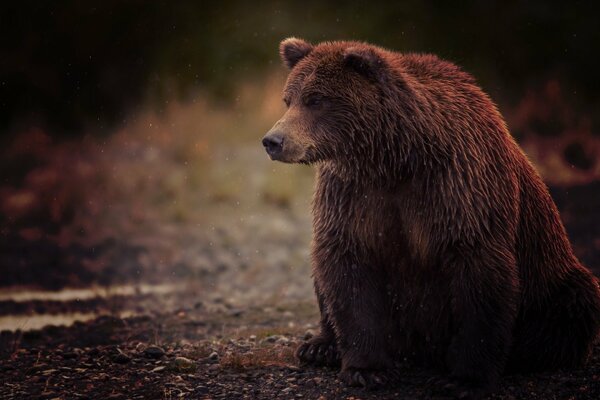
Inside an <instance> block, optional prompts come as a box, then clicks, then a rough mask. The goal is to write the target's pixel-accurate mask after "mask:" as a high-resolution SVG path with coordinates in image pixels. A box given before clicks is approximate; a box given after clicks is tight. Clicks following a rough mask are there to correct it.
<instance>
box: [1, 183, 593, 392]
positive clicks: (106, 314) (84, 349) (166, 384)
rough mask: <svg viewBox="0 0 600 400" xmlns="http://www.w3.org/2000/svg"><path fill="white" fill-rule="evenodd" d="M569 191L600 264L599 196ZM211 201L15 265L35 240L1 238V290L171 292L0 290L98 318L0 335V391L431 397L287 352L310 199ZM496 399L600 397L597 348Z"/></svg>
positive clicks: (504, 385)
mask: <svg viewBox="0 0 600 400" xmlns="http://www.w3.org/2000/svg"><path fill="white" fill-rule="evenodd" d="M592 189H593V190H596V188H592ZM593 190H592V192H591V193H595V192H593ZM565 193H567V192H566V191H556V190H555V195H557V196H558V197H559V199H558V200H559V205H560V206H561V208H563V209H565V210H567V212H566V213H565V216H566V217H567V218H568V219H567V220H566V222H567V227H568V229H569V230H570V233H571V235H572V239H573V241H574V243H575V248H576V249H578V248H579V249H585V252H584V253H583V254H584V256H585V259H586V261H587V262H588V265H590V266H592V265H593V266H598V265H599V264H598V254H599V253H600V252H599V251H598V248H597V243H598V239H597V235H596V233H598V232H597V230H596V228H595V227H597V226H600V223H599V224H596V225H594V226H592V227H591V228H585V227H584V228H581V229H578V227H582V226H583V225H582V224H587V225H586V226H588V225H590V220H595V221H597V222H600V216H599V215H598V212H599V211H597V206H595V208H594V206H590V205H589V204H588V203H590V201H592V200H590V198H591V197H592V196H588V195H586V194H585V190H582V189H577V191H573V192H572V193H579V194H578V196H579V197H580V198H581V201H582V202H583V203H581V204H584V203H585V204H587V205H588V206H586V207H587V208H586V209H587V210H588V212H586V216H585V217H581V216H580V214H578V213H577V210H578V203H577V201H575V202H573V198H572V197H569V196H567V195H566V194H565ZM561 196H562V197H561ZM579 197H578V198H579ZM592 202H593V201H592ZM589 210H591V211H589ZM211 211H213V212H211V216H212V218H211V219H210V220H203V221H188V222H187V223H186V224H182V223H173V224H160V225H156V226H150V227H148V226H144V227H141V228H138V230H137V231H135V232H132V233H131V234H130V235H122V236H120V238H121V239H119V240H115V239H111V238H106V237H104V238H101V239H98V241H97V242H96V243H92V244H91V245H90V243H77V242H73V243H71V244H69V245H68V246H66V247H65V246H64V245H61V244H60V243H57V242H53V241H44V239H43V238H42V239H35V240H41V241H43V243H38V244H39V246H36V247H37V248H38V249H39V252H40V253H37V254H34V255H31V257H29V256H28V257H27V258H26V260H27V263H21V264H20V269H19V270H18V273H15V271H14V270H13V269H11V268H12V265H13V264H11V262H12V261H11V260H19V259H21V260H22V259H23V258H22V253H23V252H24V250H23V249H27V248H28V247H27V246H31V243H25V242H23V240H25V239H22V238H20V237H16V236H15V237H8V238H6V240H5V241H3V243H2V246H3V248H2V249H0V250H2V251H1V252H0V261H2V262H1V263H0V266H3V270H2V271H0V273H3V274H4V273H11V275H10V279H7V280H4V279H3V280H2V283H3V285H2V286H9V285H15V284H16V285H26V284H27V283H28V282H35V283H36V284H37V286H38V287H41V288H45V289H53V288H62V287H64V286H70V287H84V288H85V287H87V286H89V285H90V284H97V283H105V284H107V285H109V287H110V285H119V284H130V285H134V286H135V285H138V284H141V283H144V284H146V283H151V284H165V285H170V286H172V287H173V289H172V290H169V291H165V292H161V293H154V292H152V291H150V292H147V291H142V290H139V291H138V292H134V293H133V294H132V293H128V294H117V295H109V294H106V293H105V294H102V293H100V292H99V293H98V295H97V296H93V297H91V298H86V299H71V300H68V301H62V300H56V299H52V300H51V299H39V298H38V299H32V300H19V301H15V300H11V299H10V298H7V297H4V300H0V317H2V316H9V315H25V316H27V315H31V316H32V317H33V316H35V315H37V314H48V315H54V314H57V315H58V314H61V313H66V312H82V313H83V312H85V313H96V314H98V315H101V316H100V317H98V318H96V319H93V320H89V321H86V322H76V323H75V324H73V325H72V326H68V327H65V326H47V327H45V328H43V329H41V330H29V331H21V330H10V331H2V332H1V333H0V376H1V377H2V379H0V398H1V399H34V398H40V399H85V398H89V399H99V398H102V399H179V398H185V399H219V398H222V399H238V398H239V399H303V398H306V399H388V398H390V399H391V398H394V399H398V398H400V399H425V398H432V395H431V393H430V391H429V387H428V385H427V381H428V380H429V379H430V378H432V377H433V376H435V372H433V371H425V370H421V369H418V368H415V367H412V366H410V365H398V366H397V368H398V369H399V374H398V375H399V376H400V379H399V380H398V381H397V382H394V384H393V385H392V386H391V387H390V388H388V389H385V390H380V391H366V390H363V389H355V388H347V387H345V386H344V385H343V384H342V383H341V382H340V381H339V380H338V379H337V371H335V370H331V369H321V368H312V367H310V368H309V367H304V366H301V365H298V363H297V361H296V360H295V359H294V357H293V353H294V350H295V348H296V346H297V345H298V344H300V343H301V342H302V340H304V339H305V338H306V337H309V336H310V335H312V334H314V333H315V329H316V326H315V323H316V321H317V320H318V311H317V307H316V304H315V300H314V295H313V290H312V282H311V278H310V270H309V266H308V246H309V240H310V222H309V216H308V205H307V204H304V206H303V207H300V208H298V209H296V208H293V207H292V208H290V207H286V206H281V205H271V206H269V207H264V208H253V209H252V210H248V209H245V208H244V206H243V205H242V206H239V205H236V204H235V203H229V204H227V205H225V206H222V207H218V208H215V209H214V210H212V209H211ZM593 212H595V214H594V213H593ZM590 226H591V225H590ZM90 249H93V250H90ZM44 251H45V252H47V254H51V255H53V256H54V257H55V259H56V260H57V263H56V264H55V265H54V266H53V268H48V265H46V264H44V260H47V254H46V255H45V254H44V253H43V252H44ZM19 257H21V258H19ZM59 261H65V262H59ZM7 268H8V269H7ZM11 271H12V272H11ZM596 272H597V271H596ZM6 276H8V275H6ZM107 293H108V292H107ZM124 315H130V316H129V317H126V318H122V317H123V316H124ZM491 398H493V399H598V398H600V347H596V348H595V351H594V354H593V357H592V359H591V360H590V363H589V365H588V366H586V367H585V368H582V369H579V370H574V371H568V372H556V373H547V374H535V375H527V376H508V377H505V378H503V380H502V382H501V384H500V387H499V388H498V390H497V392H496V393H495V394H493V395H492V396H491Z"/></svg>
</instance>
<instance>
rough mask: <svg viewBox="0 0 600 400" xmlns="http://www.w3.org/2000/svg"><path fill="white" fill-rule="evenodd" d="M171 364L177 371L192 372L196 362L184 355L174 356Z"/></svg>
mask: <svg viewBox="0 0 600 400" xmlns="http://www.w3.org/2000/svg"><path fill="white" fill-rule="evenodd" d="M171 366H172V368H173V369H174V370H176V371H178V372H193V371H195V370H196V368H197V366H196V363H195V362H194V361H192V360H190V359H189V358H185V357H175V359H174V360H173V362H172V363H171Z"/></svg>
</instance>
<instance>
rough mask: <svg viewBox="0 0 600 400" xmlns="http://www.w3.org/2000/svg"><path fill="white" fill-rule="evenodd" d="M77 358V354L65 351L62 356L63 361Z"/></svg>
mask: <svg viewBox="0 0 600 400" xmlns="http://www.w3.org/2000/svg"><path fill="white" fill-rule="evenodd" d="M77 357H78V354H77V353H75V352H74V351H67V352H66V353H63V354H62V358H64V359H65V360H73V359H75V358H77Z"/></svg>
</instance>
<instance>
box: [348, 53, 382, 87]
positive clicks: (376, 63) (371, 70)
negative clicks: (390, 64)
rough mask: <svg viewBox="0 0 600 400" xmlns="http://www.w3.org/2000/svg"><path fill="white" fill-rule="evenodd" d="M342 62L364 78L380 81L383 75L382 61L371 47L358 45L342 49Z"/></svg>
mask: <svg viewBox="0 0 600 400" xmlns="http://www.w3.org/2000/svg"><path fill="white" fill-rule="evenodd" d="M344 64H345V65H346V66H347V67H349V68H352V69H354V70H355V71H356V72H358V73H359V74H361V75H363V76H364V77H366V78H369V79H373V80H375V81H382V80H383V79H384V76H385V65H384V61H383V59H382V58H381V56H380V55H379V54H377V53H376V52H375V50H373V49H372V48H369V47H365V46H360V47H358V46H357V47H349V48H347V49H346V50H344Z"/></svg>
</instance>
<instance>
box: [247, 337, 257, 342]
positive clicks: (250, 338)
mask: <svg viewBox="0 0 600 400" xmlns="http://www.w3.org/2000/svg"><path fill="white" fill-rule="evenodd" d="M248 340H250V341H251V342H256V335H250V337H249V338H248Z"/></svg>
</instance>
